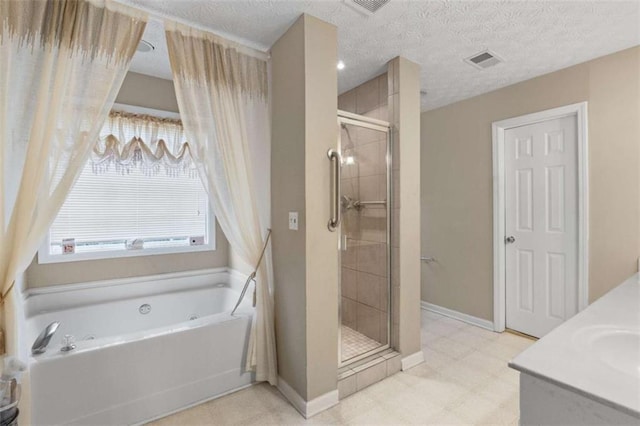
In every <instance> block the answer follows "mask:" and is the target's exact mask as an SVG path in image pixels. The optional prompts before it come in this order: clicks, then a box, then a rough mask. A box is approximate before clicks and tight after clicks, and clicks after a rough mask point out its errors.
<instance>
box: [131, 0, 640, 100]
mask: <svg viewBox="0 0 640 426" xmlns="http://www.w3.org/2000/svg"><path fill="white" fill-rule="evenodd" d="M120 1H122V2H123V3H128V4H131V5H134V6H139V7H141V8H144V9H146V10H148V11H151V12H155V13H157V15H158V16H174V17H177V18H178V19H179V20H181V21H186V22H191V23H194V24H195V25H197V26H199V27H202V28H208V29H210V30H211V31H213V32H216V33H218V34H220V35H225V36H227V37H230V38H233V39H235V40H237V41H241V42H243V43H245V44H248V45H250V46H253V47H256V48H258V49H261V50H267V49H268V48H269V47H270V46H271V45H272V44H273V43H274V42H275V41H276V40H277V39H278V37H280V36H281V35H282V34H283V33H284V32H285V31H286V29H287V28H288V27H289V26H290V25H291V24H292V23H293V22H294V21H295V20H296V19H297V17H298V16H299V15H300V14H301V13H303V12H304V13H308V14H311V15H313V16H316V17H318V18H320V19H323V20H325V21H328V22H331V23H332V24H334V25H336V26H337V27H338V49H339V57H340V59H342V60H343V61H344V62H345V64H346V68H345V69H344V70H343V71H340V72H339V74H338V78H339V91H340V92H344V91H346V90H349V89H351V88H353V87H355V86H357V85H358V84H360V83H362V82H364V81H366V80H368V79H370V78H371V77H374V76H376V75H378V74H380V73H382V72H383V71H384V66H385V64H386V62H387V61H389V60H390V59H392V58H394V57H395V56H398V55H402V56H404V57H406V58H408V59H410V60H412V61H415V62H417V63H419V64H420V65H421V67H422V74H421V86H422V90H424V91H426V92H427V94H426V95H423V96H422V109H423V110H428V109H433V108H437V107H440V106H444V105H447V104H450V103H453V102H456V101H459V100H462V99H466V98H469V97H472V96H475V95H479V94H481V93H486V92H488V91H491V90H495V89H497V88H500V87H504V86H507V85H509V84H513V83H516V82H518V81H523V80H527V79H529V78H532V77H535V76H538V75H541V74H545V73H548V72H552V71H555V70H558V69H561V68H565V67H567V66H570V65H574V64H577V63H580V62H584V61H587V60H590V59H593V58H596V57H599V56H603V55H606V54H609V53H613V52H616V51H619V50H622V49H625V48H628V47H632V46H635V45H638V44H640V1H637V0H634V1H611V2H609V1H513V0H512V1H407V0H391V1H390V2H389V3H388V4H387V5H385V6H384V7H382V9H380V10H379V11H378V12H377V13H376V14H374V15H373V16H369V17H367V16H364V15H362V14H360V13H358V12H356V11H355V10H353V9H352V8H350V7H347V6H346V5H345V4H344V2H343V1H342V0H315V1H302V0H299V1H291V0H235V1H229V0H227V1H220V0H120ZM144 38H145V39H146V40H148V41H150V42H151V43H153V44H154V45H156V50H155V51H154V52H153V53H147V54H137V55H136V57H134V60H133V63H132V70H133V71H136V72H140V73H143V74H149V75H155V76H158V77H163V78H171V72H170V69H169V61H168V58H167V55H166V46H165V42H164V35H163V30H162V24H161V23H160V22H159V21H155V22H154V21H151V22H150V23H149V26H148V28H147V32H146V33H145V35H144ZM484 49H490V50H491V51H493V52H495V53H496V54H497V55H499V56H500V57H501V58H503V59H504V61H505V62H504V63H502V64H499V65H497V66H495V67H493V68H489V69H485V70H478V69H476V68H473V67H471V66H470V65H468V64H466V63H464V62H463V59H464V58H467V57H469V56H471V55H473V54H475V53H477V52H480V51H482V50H484Z"/></svg>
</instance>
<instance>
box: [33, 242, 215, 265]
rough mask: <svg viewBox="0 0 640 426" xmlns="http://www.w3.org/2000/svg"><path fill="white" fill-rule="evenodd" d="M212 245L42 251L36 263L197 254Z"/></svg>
mask: <svg viewBox="0 0 640 426" xmlns="http://www.w3.org/2000/svg"><path fill="white" fill-rule="evenodd" d="M215 250H216V247H215V245H214V244H204V245H200V246H183V247H159V248H148V249H139V250H117V251H103V252H91V253H74V254H56V255H50V254H47V253H44V251H39V252H38V263H39V264H41V265H43V264H53V263H66V262H80V261H83V260H106V259H121V258H128V257H140V256H155V255H162V254H185V253H198V252H205V251H215Z"/></svg>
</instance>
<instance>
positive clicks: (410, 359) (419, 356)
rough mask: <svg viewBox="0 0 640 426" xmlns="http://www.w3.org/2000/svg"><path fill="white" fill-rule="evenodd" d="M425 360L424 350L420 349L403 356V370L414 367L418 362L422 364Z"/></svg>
mask: <svg viewBox="0 0 640 426" xmlns="http://www.w3.org/2000/svg"><path fill="white" fill-rule="evenodd" d="M423 362H424V353H423V352H422V351H418V352H416V353H413V354H411V355H409V356H406V357H404V358H402V371H405V370H408V369H410V368H412V367H415V366H416V365H418V364H422V363H423Z"/></svg>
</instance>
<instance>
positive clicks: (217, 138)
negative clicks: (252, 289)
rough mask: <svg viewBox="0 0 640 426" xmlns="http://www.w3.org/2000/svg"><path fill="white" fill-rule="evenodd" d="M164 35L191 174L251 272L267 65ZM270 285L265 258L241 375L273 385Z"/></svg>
mask: <svg viewBox="0 0 640 426" xmlns="http://www.w3.org/2000/svg"><path fill="white" fill-rule="evenodd" d="M165 29H166V35H167V46H168V47H169V58H170V60H171V68H172V70H173V79H174V84H175V87H176V95H177V98H178V105H179V107H180V116H181V118H182V123H183V125H184V128H185V132H186V134H187V137H188V139H189V141H190V143H191V145H192V154H193V156H194V161H195V163H196V167H197V168H198V171H199V172H200V177H201V179H202V180H203V182H204V183H205V186H206V187H208V193H209V200H210V202H211V204H212V207H213V209H214V212H215V214H216V218H217V219H218V223H219V224H220V227H221V228H222V230H223V232H224V234H225V236H226V237H227V239H228V240H229V243H230V244H231V247H232V248H233V250H234V251H235V252H236V253H237V254H238V256H239V257H240V258H241V259H242V261H244V262H245V263H246V264H248V265H252V266H255V265H256V263H257V261H258V258H259V257H260V253H261V251H262V246H263V244H264V238H265V237H266V233H267V231H266V227H267V226H268V224H267V223H262V224H261V220H260V212H259V211H258V203H257V201H256V181H255V180H254V177H253V168H252V164H251V156H250V152H249V141H250V140H251V141H252V142H254V143H260V144H264V145H268V144H269V137H270V135H269V133H270V130H269V115H268V112H269V109H268V99H267V81H268V79H267V63H266V61H265V60H264V59H262V58H259V57H257V56H256V55H255V54H254V52H253V51H251V50H250V49H244V48H242V47H240V46H238V45H235V44H231V43H229V42H227V41H225V40H224V39H221V38H219V37H216V36H214V35H213V34H210V33H206V32H203V31H199V30H196V29H193V28H190V27H186V26H184V25H180V24H177V23H172V22H168V23H166V24H165ZM264 145H263V146H264ZM263 161H270V160H269V158H265V159H264V160H263ZM263 208H264V206H263ZM263 221H264V220H263ZM272 282H273V274H272V269H271V256H270V254H269V253H267V256H266V257H265V259H264V261H263V262H262V264H261V267H260V268H259V269H258V274H257V284H256V312H255V316H254V318H253V323H252V328H251V338H250V342H249V349H248V356H247V369H250V370H255V372H256V380H259V381H265V380H266V381H268V382H269V383H271V384H273V385H275V384H276V383H277V378H278V374H277V363H276V344H275V331H274V317H273V286H272Z"/></svg>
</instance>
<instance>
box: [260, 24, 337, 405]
mask: <svg viewBox="0 0 640 426" xmlns="http://www.w3.org/2000/svg"><path fill="white" fill-rule="evenodd" d="M271 58H272V114H273V118H272V138H271V140H272V148H271V153H272V154H271V184H272V202H271V206H272V207H271V213H272V215H271V217H272V227H273V259H274V275H275V286H276V335H277V345H278V368H279V374H280V376H281V377H282V378H283V379H284V380H285V381H286V382H287V383H288V384H289V385H290V386H291V387H292V388H293V389H294V390H295V391H296V392H297V393H298V394H299V395H300V396H301V397H302V398H304V399H305V400H307V401H309V400H312V399H314V398H316V397H318V396H320V395H323V394H325V393H327V392H331V391H335V390H336V388H337V367H338V348H337V345H338V335H337V332H338V315H337V313H338V279H337V278H338V253H337V251H336V247H337V233H331V232H329V231H328V230H327V221H328V218H329V217H328V215H329V196H328V194H329V183H330V175H329V161H328V159H327V155H326V153H327V150H328V149H329V148H330V147H335V144H336V109H337V96H336V94H337V71H336V67H335V64H336V62H337V32H336V28H335V27H334V26H333V25H330V24H327V23H325V22H322V21H320V20H318V19H316V18H313V17H311V16H308V15H303V16H302V17H300V18H299V19H298V20H297V21H296V22H295V23H294V24H293V26H292V27H291V28H289V30H288V31H287V32H286V33H285V34H284V35H283V36H282V37H281V38H280V39H279V40H278V41H277V42H276V43H275V44H274V46H273V47H272V50H271ZM290 211H297V212H298V213H299V230H298V231H291V230H289V229H288V217H287V216H288V212H290Z"/></svg>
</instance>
